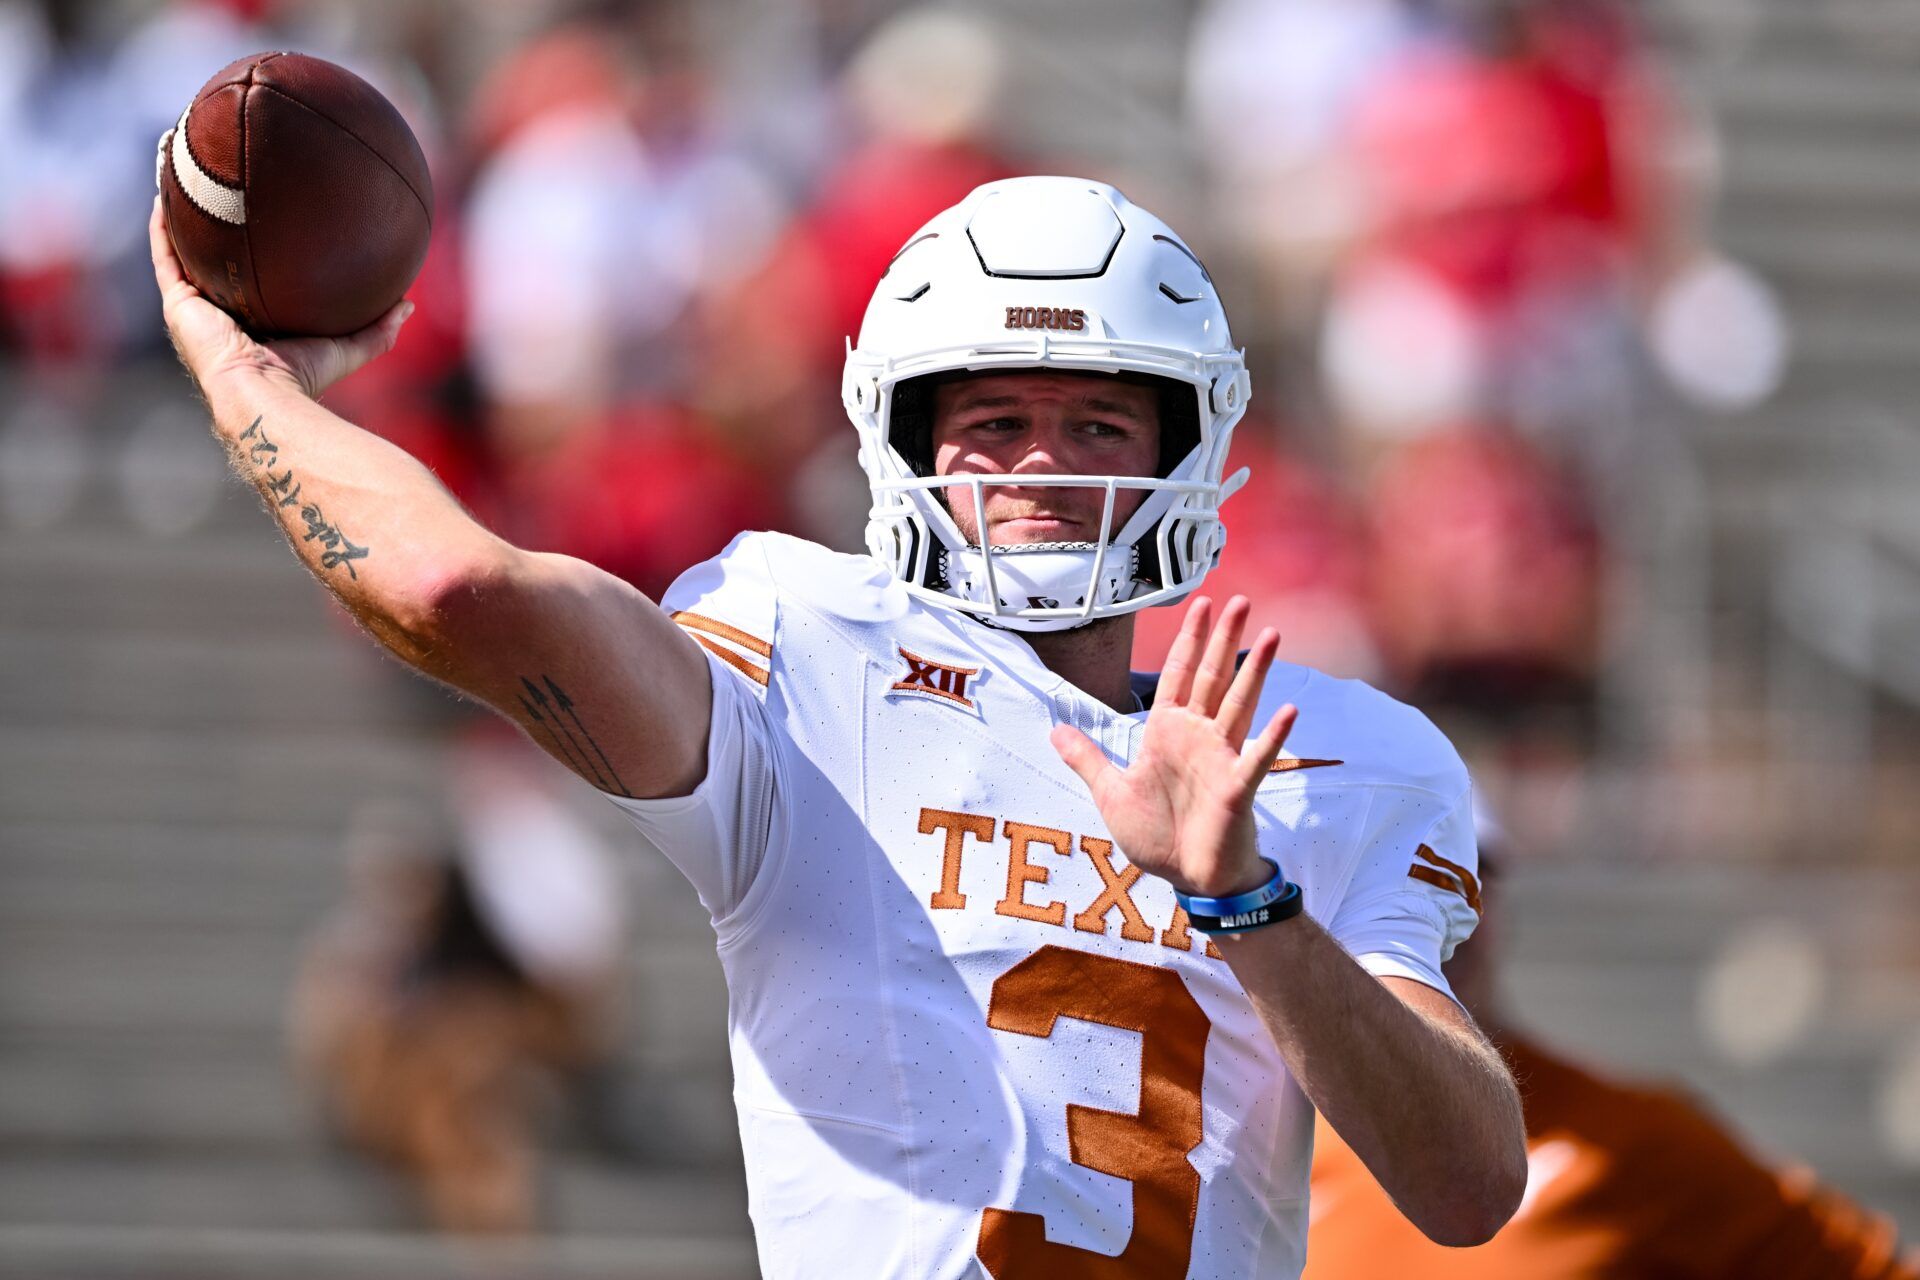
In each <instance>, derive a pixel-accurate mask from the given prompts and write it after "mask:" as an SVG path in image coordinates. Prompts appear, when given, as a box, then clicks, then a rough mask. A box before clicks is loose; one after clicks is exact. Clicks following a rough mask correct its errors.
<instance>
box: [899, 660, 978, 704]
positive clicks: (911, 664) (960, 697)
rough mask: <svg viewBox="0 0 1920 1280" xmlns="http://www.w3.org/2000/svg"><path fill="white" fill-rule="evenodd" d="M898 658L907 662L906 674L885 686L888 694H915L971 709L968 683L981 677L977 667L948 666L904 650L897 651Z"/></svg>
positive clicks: (971, 702) (971, 701)
mask: <svg viewBox="0 0 1920 1280" xmlns="http://www.w3.org/2000/svg"><path fill="white" fill-rule="evenodd" d="M900 656H901V657H902V658H903V659H905V660H906V664H907V671H906V674H905V675H904V676H902V677H901V678H900V679H898V680H895V681H894V682H893V684H892V685H890V686H888V688H887V692H888V693H917V694H920V695H922V696H923V697H928V698H940V699H942V700H944V701H946V702H957V703H959V704H960V705H961V706H963V707H966V708H968V709H969V710H971V709H972V707H973V699H971V698H969V697H968V696H967V682H968V681H970V680H972V679H973V678H974V677H976V676H978V675H979V674H980V668H978V667H954V666H949V665H947V664H946V663H944V662H936V661H934V660H933V659H932V658H923V657H921V656H920V655H919V654H917V653H912V652H910V651H908V650H906V649H902V650H900Z"/></svg>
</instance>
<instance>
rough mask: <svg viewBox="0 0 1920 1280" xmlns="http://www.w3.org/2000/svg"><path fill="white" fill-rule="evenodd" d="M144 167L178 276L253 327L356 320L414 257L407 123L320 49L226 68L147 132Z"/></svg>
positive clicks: (335, 329)
mask: <svg viewBox="0 0 1920 1280" xmlns="http://www.w3.org/2000/svg"><path fill="white" fill-rule="evenodd" d="M157 169H158V172H157V174H156V177H157V179H158V181H159V184H160V197H161V199H162V200H163V201H165V203H166V215H167V229H168V231H169V232H170V233H171V234H172V237H173V247H174V251H175V252H176V253H178V254H179V255H180V263H181V265H182V266H183V267H184V268H185V269H186V273H187V278H188V279H189V280H191V281H193V284H194V286H195V287H196V288H198V289H199V290H200V292H201V293H203V294H205V295H206V296H207V297H208V298H210V299H212V300H213V301H214V302H216V303H218V304H219V305H220V306H221V307H223V308H225V309H226V310H227V311H228V312H230V313H232V314H233V315H234V316H235V317H237V318H238V319H239V320H240V321H241V323H242V324H244V325H246V327H247V328H248V329H249V330H251V331H253V332H254V333H258V334H263V335H264V334H307V335H326V336H339V335H341V334H347V333H352V332H353V331H354V330H356V329H361V328H364V327H366V326H367V325H369V324H371V323H373V322H374V321H375V320H377V319H379V318H380V316H381V314H382V313H384V312H385V311H386V310H387V308H388V307H391V306H392V305H393V304H394V303H396V302H398V301H399V300H400V298H401V296H402V295H403V294H405V293H406V291H407V288H408V286H410V285H411V284H412V283H413V279H414V277H415V276H416V275H418V274H419V272H420V264H421V262H422V261H424V260H425V258H426V256H427V238H428V236H429V235H430V234H431V232H432V229H433V184H432V181H431V179H429V178H428V176H427V161H426V157H425V156H423V155H422V154H421V153H420V144H419V143H418V142H417V141H415V140H414V136H413V131H412V130H410V129H409V128H407V123H406V121H405V120H402V119H401V118H400V113H399V112H398V111H396V110H394V107H393V104H392V103H390V102H388V101H387V100H386V99H385V98H384V97H382V96H381V95H380V92H379V91H378V90H377V89H375V88H374V87H373V86H372V85H370V84H368V83H367V82H366V81H365V80H362V79H361V78H360V77H359V76H356V75H354V74H353V73H352V72H351V71H348V70H346V69H345V68H343V67H338V66H335V65H334V64H333V63H331V62H327V61H325V60H323V59H320V58H311V57H308V56H307V55H305V54H300V53H256V54H253V55H251V56H249V57H245V58H241V59H239V60H238V61H237V62H233V63H230V64H228V65H227V66H226V67H224V68H223V69H222V70H221V71H220V72H219V73H218V74H217V75H215V76H214V77H213V79H211V80H209V81H207V83H206V86H205V87H204V88H202V89H201V90H200V92H199V93H198V94H197V95H195V97H194V99H193V103H192V105H190V106H189V107H188V108H187V109H186V111H185V112H183V113H182V114H181V116H180V122H179V123H178V124H176V125H175V126H174V127H173V128H172V129H170V130H168V131H167V133H166V134H165V135H164V136H163V137H162V138H161V139H160V154H159V156H158V161H157Z"/></svg>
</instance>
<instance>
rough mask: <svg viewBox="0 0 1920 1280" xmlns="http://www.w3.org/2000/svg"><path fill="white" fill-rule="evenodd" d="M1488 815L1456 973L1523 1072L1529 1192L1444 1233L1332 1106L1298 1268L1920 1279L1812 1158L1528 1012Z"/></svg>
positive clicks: (1890, 1233) (1627, 1278)
mask: <svg viewBox="0 0 1920 1280" xmlns="http://www.w3.org/2000/svg"><path fill="white" fill-rule="evenodd" d="M1477 826H1478V828H1479V841H1480V870H1481V874H1482V881H1483V883H1482V885H1481V887H1480V894H1479V897H1480V908H1481V919H1480V925H1479V928H1477V929H1476V930H1475V931H1474V934H1473V936H1472V938H1470V939H1468V940H1467V941H1465V942H1463V943H1462V944H1461V945H1460V946H1459V947H1458V948H1457V949H1456V950H1455V951H1454V953H1453V957H1452V959H1451V960H1449V961H1448V962H1447V965H1446V975H1447V979H1448V981H1449V982H1451V983H1452V984H1453V989H1454V992H1455V993H1456V994H1457V995H1459V997H1460V998H1461V1000H1462V1001H1463V1002H1464V1003H1465V1004H1466V1006H1467V1008H1468V1010H1469V1011H1470V1012H1472V1014H1473V1017H1474V1020H1475V1021H1476V1022H1478V1023H1479V1024H1480V1026H1481V1027H1482V1028H1484V1029H1485V1030H1486V1032H1487V1034H1488V1035H1489V1036H1490V1037H1491V1038H1492V1039H1493V1041H1494V1043H1495V1045H1496V1046H1497V1047H1498V1048H1499V1049H1500V1052H1501V1053H1502V1055H1503V1056H1504V1057H1505V1058H1506V1060H1507V1063H1508V1065H1509V1066H1511V1067H1512V1069H1513V1075H1514V1080H1515V1081H1516V1082H1517V1083H1518V1084H1519V1086H1520V1095H1521V1103H1522V1106H1523V1108H1524V1110H1525V1112H1526V1124H1527V1167H1528V1178H1527V1190H1526V1194H1525V1196H1524V1198H1523V1199H1522V1200H1521V1202H1520V1208H1519V1209H1518V1210H1517V1211H1516V1212H1515V1214H1514V1216H1513V1218H1512V1219H1511V1220H1510V1221H1509V1222H1508V1223H1507V1225H1506V1226H1505V1227H1503V1228H1501V1230H1500V1232H1499V1233H1498V1234H1497V1235H1495V1236H1494V1238H1493V1239H1492V1240H1490V1241H1488V1242H1487V1243H1485V1244H1483V1245H1479V1246H1477V1247H1474V1248H1470V1249H1446V1248H1441V1247H1439V1246H1436V1245H1434V1244H1433V1243H1432V1242H1431V1241H1429V1240H1427V1239H1426V1238H1425V1237H1423V1236H1422V1235H1421V1234H1420V1232H1419V1231H1418V1230H1417V1229H1416V1228H1415V1227H1414V1226H1413V1225H1412V1224H1410V1223H1409V1222H1407V1220H1406V1219H1405V1218H1403V1217H1402V1216H1401V1215H1400V1212H1399V1210H1397V1209H1396V1208H1395V1207H1394V1205H1393V1202H1392V1201H1391V1200H1390V1199H1388V1197H1387V1195H1386V1193H1385V1192H1384V1191H1382V1190H1381V1189H1380V1186H1379V1184H1378V1183H1377V1182H1375V1181H1374V1180H1373V1178H1372V1177H1371V1176H1370V1175H1369V1174H1368V1173H1367V1171H1366V1168H1365V1166H1363V1165H1362V1164H1361V1163H1360V1161H1359V1159H1358V1158H1357V1157H1355V1155H1354V1154H1353V1152H1352V1150H1351V1149H1350V1148H1348V1147H1347V1146H1346V1145H1345V1144H1344V1143H1342V1142H1341V1141H1340V1138H1339V1135H1338V1134H1336V1133H1335V1132H1334V1131H1333V1129H1332V1128H1331V1127H1329V1126H1328V1125H1327V1124H1326V1123H1325V1122H1324V1121H1322V1122H1320V1123H1319V1124H1318V1125H1316V1131H1315V1134H1314V1157H1313V1174H1312V1183H1311V1186H1312V1209H1311V1213H1310V1225H1309V1227H1308V1237H1307V1241H1308V1243H1307V1266H1306V1270H1305V1272H1304V1273H1303V1277H1302V1280H1401V1278H1402V1277H1408V1276H1418V1277H1420V1280H1646V1278H1647V1277H1656V1276H1657V1277H1661V1278H1662V1280H1728V1278H1729V1277H1736V1276H1738V1277H1748V1276H1756V1277H1757V1276H1765V1277H1767V1280H1920V1260H1916V1259H1914V1258H1912V1257H1909V1258H1907V1259H1906V1260H1904V1261H1903V1260H1902V1258H1901V1257H1900V1252H1899V1248H1898V1242H1897V1239H1896V1237H1895V1233H1894V1230H1893V1227H1892V1225H1891V1224H1890V1223H1888V1222H1886V1221H1885V1220H1884V1219H1881V1218H1878V1217H1876V1216H1874V1215H1872V1214H1870V1213H1867V1212H1866V1211H1864V1210H1862V1209H1861V1208H1860V1207H1859V1206H1857V1205H1854V1204H1853V1203H1851V1202H1850V1201H1848V1200H1847V1199H1846V1198H1844V1197H1843V1196H1840V1195H1838V1194H1836V1193H1834V1192H1833V1191H1831V1190H1828V1189H1826V1188H1824V1187H1822V1186H1820V1185H1819V1184H1818V1183H1817V1182H1816V1181H1815V1180H1814V1178H1813V1176H1812V1175H1811V1173H1810V1172H1809V1171H1808V1170H1806V1169H1803V1168H1788V1169H1781V1168H1777V1167H1774V1166H1772V1165H1770V1164H1768V1163H1766V1162H1764V1161H1762V1160H1760V1159H1758V1158H1756V1157H1755V1156H1754V1155H1753V1154H1751V1153H1750V1152H1749V1151H1748V1150H1747V1149H1746V1147H1745V1146H1744V1145H1743V1144H1742V1143H1741V1142H1740V1140H1739V1139H1738V1138H1737V1137H1736V1136H1734V1135H1733V1134H1732V1133H1730V1132H1729V1131H1728V1129H1727V1128H1726V1126H1725V1125H1724V1124H1723V1123H1722V1122H1721V1121H1719V1120H1718V1119H1716V1118H1715V1117H1714V1116H1712V1115H1710V1114H1709V1113H1708V1112H1707V1111H1706V1110H1705V1109H1703V1108H1702V1107H1701V1105H1700V1104H1699V1103H1698V1102H1696V1101H1694V1100H1693V1099H1692V1098H1691V1097H1689V1096H1687V1095H1686V1094H1684V1093H1682V1092H1680V1091H1678V1090H1676V1089H1673V1088H1671V1087H1668V1086H1664V1085H1656V1084H1647V1083H1641V1082H1635V1081H1623V1080H1617V1079H1613V1078H1610V1077H1608V1076H1606V1075H1603V1074H1600V1073H1597V1072H1595V1071H1593V1070H1590V1069H1589V1068H1587V1067H1586V1066H1583V1065H1581V1064H1579V1063H1576V1062H1574V1061H1571V1060H1569V1059H1568V1058H1566V1057H1564V1056H1562V1055H1561V1054H1559V1053H1557V1052H1555V1051H1554V1050H1552V1049H1549V1048H1547V1047H1546V1046H1544V1045H1542V1044H1541V1043H1540V1042H1539V1041H1537V1040H1535V1039H1534V1038H1533V1037H1532V1036H1531V1035H1529V1034H1528V1033H1527V1032H1526V1031H1525V1030H1524V1029H1522V1028H1519V1027H1517V1026H1516V1025H1515V1024H1514V1022H1513V1021H1512V1020H1511V1018H1510V1017H1509V1016H1508V1011H1507V1010H1506V1009H1505V1007H1504V1006H1503V1005H1502V1002H1501V1000H1500V995H1499V972H1500V946H1501V941H1500V926H1501V924H1502V923H1503V920H1502V915H1503V912H1504V910H1505V908H1504V907H1502V906H1501V897H1502V894H1501V890H1500V878H1501V876H1502V875H1503V874H1504V872H1505V869H1506V867H1507V866H1508V864H1509V862H1510V861H1511V858H1512V852H1511V850H1510V849H1509V847H1508V843H1509V842H1508V840H1507V837H1506V834H1505V832H1504V831H1503V830H1502V829H1501V827H1500V826H1499V824H1498V823H1497V822H1496V821H1494V820H1492V819H1491V818H1490V817H1489V816H1488V815H1487V814H1486V812H1485V810H1484V809H1480V810H1479V820H1478V823H1477Z"/></svg>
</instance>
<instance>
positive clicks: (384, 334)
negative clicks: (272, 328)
mask: <svg viewBox="0 0 1920 1280" xmlns="http://www.w3.org/2000/svg"><path fill="white" fill-rule="evenodd" d="M412 314H413V303H411V302H408V301H407V300H406V299H404V298H402V299H401V300H400V301H399V302H396V303H394V304H393V306H391V307H389V308H388V309H387V312H386V314H385V315H383V316H381V317H380V318H379V319H378V320H375V321H374V322H373V323H372V324H370V325H368V326H367V327H366V328H364V329H361V330H359V331H358V332H355V333H350V334H348V335H347V336H346V337H344V338H291V339H286V338H283V339H280V340H278V341H275V342H273V343H270V344H269V346H270V348H271V349H272V350H273V352H274V353H275V354H276V355H278V356H279V357H280V358H281V359H282V360H283V361H285V362H286V363H287V365H288V366H289V367H290V368H292V369H293V370H294V373H295V376H296V377H297V378H299V380H300V387H301V390H303V391H305V392H306V394H307V395H308V396H309V397H310V398H312V399H316V400H317V399H319V397H320V394H321V393H322V392H323V391H325V390H326V389H327V388H328V387H330V386H332V385H333V384H334V383H336V382H338V381H340V380H341V379H342V378H345V377H347V376H348V375H349V374H351V373H353V372H355V371H356V370H358V369H360V368H361V367H363V366H364V365H366V364H367V363H368V362H369V361H371V360H374V359H376V358H377V357H379V356H383V355H385V354H386V353H387V352H389V351H391V350H393V345H394V343H395V342H397V341H399V338H400V329H401V327H402V326H403V325H405V324H406V322H407V317H408V316H410V315H412Z"/></svg>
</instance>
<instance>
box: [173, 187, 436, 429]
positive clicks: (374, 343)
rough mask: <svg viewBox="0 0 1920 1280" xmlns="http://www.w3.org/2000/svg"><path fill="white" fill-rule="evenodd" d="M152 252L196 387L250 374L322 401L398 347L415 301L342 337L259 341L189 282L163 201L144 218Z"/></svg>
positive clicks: (400, 304) (180, 348) (178, 348)
mask: <svg viewBox="0 0 1920 1280" xmlns="http://www.w3.org/2000/svg"><path fill="white" fill-rule="evenodd" d="M147 247H148V249H149V250H150V251H151V252H152V254H153V275H154V280H155V282H156V283H157V284H158V285H159V286H160V307H161V313H162V315H163V316H164V318H165V320H166V324H167V333H168V334H169V335H170V336H171V337H172V338H173V345H174V349H175V350H176V351H178V352H179V353H180V360H181V362H182V363H183V364H185V365H186V366H187V372H189V373H191V374H192V375H193V379H194V381H195V382H197V383H199V384H200V386H201V387H202V388H203V389H204V388H205V387H207V386H208V384H209V383H210V382H212V381H213V380H215V379H217V378H218V377H219V376H220V375H221V374H223V373H226V372H229V371H232V370H236V369H245V370H251V371H253V372H257V373H264V374H267V375H268V376H270V377H276V378H282V379H284V380H286V381H287V382H289V383H290V384H291V385H292V386H294V387H295V388H296V389H297V390H299V391H300V393H301V394H302V395H305V396H308V397H310V398H318V396H319V395H320V393H321V392H322V391H325V390H326V389H327V388H328V387H330V386H332V385H333V384H334V383H336V382H338V381H339V380H340V379H342V378H344V377H346V376H347V375H348V374H350V373H352V372H353V371H354V370H355V369H358V368H359V367H360V366H361V365H363V364H365V363H367V361H369V360H372V359H373V358H374V357H375V356H378V355H381V354H383V353H385V352H386V351H388V350H390V349H391V348H392V347H393V344H394V341H395V340H396V339H397V338H398V337H399V336H400V326H401V325H402V324H404V323H405V322H406V319H407V317H408V316H409V315H411V314H412V312H413V304H412V303H411V302H404V301H403V302H398V303H395V304H394V305H393V307H392V308H391V309H389V310H388V312H387V313H386V314H385V315H383V316H381V317H380V318H379V319H378V320H376V321H374V322H373V323H372V324H370V325H368V326H367V327H366V328H364V329H362V330H360V331H359V332H358V333H351V334H348V335H347V336H346V337H344V338H283V339H279V340H277V341H273V342H256V341H254V339H253V338H251V337H249V336H248V335H247V331H246V330H245V329H242V328H241V327H240V325H239V324H238V323H237V322H236V321H235V320H234V318H233V317H232V316H230V315H228V314H227V313H226V312H224V311H222V310H221V309H220V308H218V307H216V306H214V305H213V304H212V303H211V302H209V301H207V299H206V298H205V297H204V296H202V295H201V293H200V291H199V290H198V289H196V288H194V286H193V282H192V281H191V280H188V279H187V274H186V271H185V270H184V269H183V268H182V267H181V265H180V258H179V256H178V255H177V254H176V253H175V252H174V249H173V241H172V239H171V238H170V237H169V236H168V235H167V222H166V215H165V213H164V212H163V211H162V206H161V202H160V200H159V199H158V198H156V199H155V200H154V202H153V215H152V216H151V217H150V218H149V219H148V220H147Z"/></svg>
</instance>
